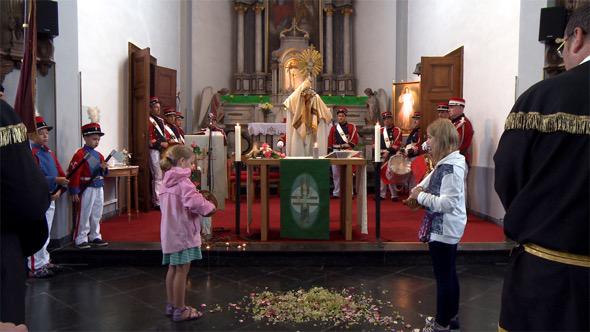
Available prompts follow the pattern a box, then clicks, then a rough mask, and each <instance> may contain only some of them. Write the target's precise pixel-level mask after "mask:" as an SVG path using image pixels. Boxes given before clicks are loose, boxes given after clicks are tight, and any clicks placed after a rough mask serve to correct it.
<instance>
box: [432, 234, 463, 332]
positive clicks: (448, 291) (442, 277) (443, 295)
mask: <svg viewBox="0 0 590 332" xmlns="http://www.w3.org/2000/svg"><path fill="white" fill-rule="evenodd" d="M428 251H429V252H430V257H431V258H432V267H433V269H434V276H435V278H436V322H437V323H438V324H439V325H442V326H447V325H449V322H450V320H451V318H453V317H455V315H457V313H458V312H459V279H458V278H457V269H456V264H455V261H456V257H457V245H456V244H446V243H442V242H436V241H433V242H429V243H428Z"/></svg>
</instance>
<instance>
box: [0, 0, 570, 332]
mask: <svg viewBox="0 0 590 332" xmlns="http://www.w3.org/2000/svg"><path fill="white" fill-rule="evenodd" d="M24 2H25V1H23V0H3V1H1V7H2V14H1V16H2V20H3V21H4V22H11V24H6V25H3V26H2V28H1V29H2V31H1V33H2V36H3V37H2V41H1V44H2V49H1V51H0V59H1V66H0V75H1V76H0V82H1V83H2V86H3V88H4V96H5V97H4V98H5V100H6V101H7V102H8V103H9V104H11V105H14V103H15V99H16V97H17V89H18V86H19V78H20V75H21V59H22V57H23V49H24V33H23V29H22V28H21V27H20V22H22V21H23V5H24ZM36 2H37V14H36V15H37V25H38V27H37V31H38V37H37V61H36V64H37V72H36V75H37V77H36V98H35V105H36V110H37V111H38V113H39V115H41V116H42V117H43V118H44V119H45V122H47V123H48V124H49V125H51V126H52V127H53V130H52V131H51V133H50V138H49V144H48V145H49V147H50V148H51V149H52V150H53V151H54V152H55V153H56V155H57V158H58V161H59V163H60V164H61V165H62V166H63V167H64V169H65V168H67V165H69V164H70V159H71V157H72V155H73V154H74V153H75V152H76V150H78V149H79V148H80V147H81V146H82V145H83V144H84V141H83V136H82V133H81V131H80V127H81V126H84V125H85V124H88V123H89V122H91V121H90V119H89V118H88V115H87V111H88V109H92V108H98V109H99V110H100V120H99V121H100V126H101V129H102V132H104V136H102V137H101V140H100V144H99V146H98V147H97V148H96V150H98V151H99V152H100V153H102V155H103V156H105V157H106V156H108V155H110V154H113V155H114V157H113V158H111V159H110V160H109V163H108V164H109V168H111V171H110V173H109V175H105V178H104V205H103V213H102V216H101V219H102V220H101V229H102V236H103V239H105V240H106V241H108V242H109V246H108V247H105V248H94V247H93V248H92V249H88V251H83V250H79V249H77V248H75V245H74V244H75V243H74V244H73V243H72V241H73V239H72V234H73V232H74V231H75V228H76V227H75V224H76V211H75V210H74V207H73V205H72V203H71V200H70V198H69V197H68V195H63V196H62V197H61V198H59V199H58V200H57V201H56V205H55V216H54V221H53V225H52V228H51V230H50V240H51V241H50V245H49V248H51V250H50V252H51V253H52V256H53V257H55V259H56V261H57V262H59V263H64V264H66V265H67V264H72V265H76V264H97V265H99V266H100V265H102V264H109V263H112V264H114V265H121V264H122V265H129V266H132V265H134V264H133V263H131V262H133V261H135V263H136V264H138V265H150V264H153V265H154V266H157V264H159V260H160V259H161V247H160V235H161V234H160V226H161V225H160V223H161V212H160V208H159V206H158V207H156V206H154V203H153V202H154V197H153V196H154V193H153V188H152V181H153V172H150V166H149V163H150V161H149V159H150V147H149V144H148V138H149V137H150V136H149V135H150V134H149V130H150V129H149V128H150V127H149V122H148V119H149V117H150V107H151V106H150V105H151V104H150V101H151V100H152V99H151V98H153V97H154V96H156V97H157V98H158V100H159V104H160V107H161V110H162V111H165V110H167V109H173V110H174V111H175V112H176V114H178V116H177V118H180V121H182V122H181V123H180V124H179V125H177V126H178V127H179V128H180V129H181V130H182V131H183V132H184V133H185V134H184V138H183V140H182V144H185V145H186V146H191V149H192V150H193V151H194V152H195V156H196V161H195V167H197V168H198V170H199V180H198V181H199V182H200V183H199V185H200V186H201V187H199V188H203V189H208V190H209V191H211V192H212V193H213V194H214V195H215V197H216V198H217V201H218V209H219V210H218V212H217V213H216V214H215V215H214V216H213V217H211V218H210V221H209V222H210V224H209V225H208V227H209V234H205V235H203V239H204V241H203V247H202V250H203V251H204V254H203V255H204V256H206V257H207V258H208V260H207V261H208V262H209V263H208V264H213V265H219V266H224V265H229V266H232V264H234V266H235V265H236V264H237V266H241V265H244V263H243V262H242V263H237V262H238V261H239V260H241V259H251V260H252V261H256V262H258V263H260V262H261V261H263V260H273V259H276V260H277V261H280V262H281V263H277V264H285V261H286V259H285V258H276V257H278V256H279V254H280V253H284V252H288V253H290V254H292V253H293V252H302V253H303V254H302V255H303V256H302V258H301V257H300V259H302V260H304V261H307V262H309V261H311V260H312V258H311V256H310V255H312V254H318V260H320V261H322V262H324V263H323V264H328V265H330V264H329V263H327V262H329V261H331V260H335V261H339V262H340V261H342V262H344V261H346V260H345V259H340V258H336V259H334V257H335V255H338V253H340V252H341V251H343V250H344V251H350V252H351V253H352V257H353V258H351V259H354V257H356V258H358V259H360V257H361V256H362V253H371V254H370V255H373V256H372V257H370V258H366V259H367V261H368V262H373V263H376V262H377V264H382V262H391V261H396V259H399V260H400V261H404V262H411V261H412V260H413V259H416V260H417V261H422V262H423V261H424V260H425V259H426V258H424V257H427V256H428V249H427V247H426V246H425V245H423V244H422V243H421V242H420V241H419V239H418V237H417V235H416V234H417V232H418V230H419V228H420V222H421V220H422V218H423V214H424V210H421V209H411V208H410V207H409V206H407V205H406V204H405V199H406V198H407V197H408V195H409V194H410V191H411V189H412V186H413V185H416V183H417V182H419V180H420V179H422V177H421V178H420V179H417V180H418V181H414V182H413V183H411V182H408V181H410V180H408V179H409V178H404V179H405V180H403V181H405V182H403V181H402V182H395V181H394V180H391V181H392V182H391V183H394V188H396V190H398V191H399V197H398V196H395V195H397V194H395V195H394V192H391V195H385V196H383V194H381V196H380V197H378V196H379V190H381V192H383V191H382V190H383V186H387V185H388V184H389V183H390V182H383V181H387V180H386V179H385V178H388V179H390V178H389V177H390V176H391V172H393V173H395V174H397V173H396V172H397V171H396V170H395V169H394V168H395V166H394V165H393V164H392V162H389V160H391V161H393V159H394V158H391V159H384V160H383V159H382V157H381V155H380V154H379V151H376V150H377V149H376V148H375V147H376V139H381V138H382V137H381V135H383V133H386V131H380V130H382V129H383V127H384V126H386V125H385V124H384V120H385V118H386V117H387V116H389V118H390V119H392V122H393V126H395V127H396V128H398V129H399V132H400V137H399V138H400V140H401V141H402V142H406V141H407V140H408V139H409V137H410V136H411V134H412V129H414V127H413V126H412V123H413V122H412V119H416V118H419V119H420V124H419V126H420V128H422V131H421V134H420V136H421V138H420V142H425V141H426V139H427V136H426V128H427V127H428V125H429V124H431V123H433V122H434V121H435V120H437V119H438V118H439V113H438V111H437V107H438V106H437V105H439V104H441V103H443V104H445V103H448V102H449V100H450V99H453V98H459V99H461V100H463V103H464V104H463V106H464V115H465V117H466V118H468V119H469V121H470V123H471V126H472V132H473V137H472V139H471V144H470V147H469V154H470V160H469V162H468V167H469V168H468V175H467V178H466V179H465V188H466V199H465V200H466V202H465V205H466V210H467V226H466V230H465V235H464V237H463V239H462V240H461V243H460V249H459V250H460V251H464V252H465V255H466V256H465V257H464V258H462V262H463V263H468V262H470V261H471V262H476V263H477V264H488V263H490V264H491V266H496V267H497V266H498V264H500V265H501V264H505V262H506V257H507V255H508V252H509V250H510V248H511V243H510V240H509V239H507V238H506V236H505V235H504V232H503V228H502V226H503V218H504V214H505V212H506V211H505V210H504V208H503V206H502V203H501V201H500V199H499V197H498V195H497V194H496V191H495V190H494V169H495V165H494V159H493V157H494V154H495V153H496V148H497V146H498V143H499V140H500V137H501V135H502V133H503V132H504V124H505V121H506V118H507V116H508V114H509V112H510V110H511V108H512V106H513V105H514V103H515V101H516V99H517V98H518V97H519V96H520V95H521V94H522V93H523V92H524V91H526V90H527V89H528V88H529V87H531V86H532V85H533V84H535V83H537V82H538V81H541V80H543V79H546V78H549V77H552V76H555V75H556V74H558V73H560V72H562V71H564V65H563V62H562V60H561V59H560V58H559V57H558V56H557V47H558V44H556V43H555V38H553V39H551V38H541V37H542V36H540V27H541V25H542V22H540V21H541V20H542V15H541V11H542V10H543V9H545V8H546V7H560V8H563V10H564V11H568V12H571V11H572V10H573V9H574V7H575V6H576V1H565V0H557V1H553V0H551V1H547V0H519V1H511V0H502V1H494V0H478V1H466V0H437V1H435V0H411V1H409V0H186V1H180V0H142V1H116V0H101V1H98V0H85V1H74V0H51V1H49V0H37V1H36ZM541 30H542V29H541ZM561 31H563V27H562V30H561ZM303 87H305V89H303ZM305 93H311V94H312V95H313V98H316V99H313V101H311V102H308V99H305V100H306V103H308V104H305V105H302V104H297V101H296V99H295V98H292V97H293V96H295V97H297V98H299V97H300V96H301V98H303V96H304V94H305ZM306 98H307V97H306ZM309 103H312V104H313V103H315V104H313V105H319V106H313V105H312V106H310V107H311V108H309V109H311V110H313V112H311V113H305V112H306V111H305V110H304V111H303V114H302V115H301V114H298V110H297V107H302V109H305V107H307V106H309ZM293 105H295V106H293ZM341 108H344V109H345V110H346V112H345V113H344V114H345V116H346V121H348V123H349V124H352V125H353V126H352V127H351V128H353V127H354V130H355V131H356V132H357V133H358V143H355V145H354V147H353V148H352V150H353V151H354V158H346V157H344V158H342V159H341V160H338V159H336V160H337V161H328V160H329V158H324V156H326V155H327V154H328V153H330V152H332V150H333V149H332V148H331V147H330V146H328V145H327V144H328V143H327V141H328V138H327V136H328V135H327V133H328V131H329V130H330V128H332V127H336V126H337V124H338V116H339V114H342V113H341V111H340V109H341ZM314 112H315V113H314ZM322 112H323V113H322ZM322 114H323V115H322ZM298 117H302V119H303V122H304V125H303V126H304V127H305V123H306V122H305V121H307V124H308V125H309V124H311V125H310V126H309V127H308V128H307V129H305V128H304V129H303V132H305V130H307V132H306V134H305V133H304V134H301V132H302V131H301V130H300V128H302V127H299V126H300V124H299V122H297V121H298V120H297V119H298ZM306 117H310V118H311V119H312V120H309V119H308V118H306ZM316 119H317V121H318V123H317V125H316V124H315V123H314V121H316ZM322 126H324V127H322ZM213 127H215V128H213ZM338 128H340V126H339V125H338ZM310 133H313V135H316V136H309V135H310ZM348 134H350V133H347V135H348ZM304 135H307V136H304ZM342 135H343V134H342ZM347 137H348V139H350V136H347ZM385 140H386V142H387V143H386V144H387V147H388V148H389V146H390V143H389V139H385ZM345 142H346V143H348V140H347V139H345ZM408 142H409V140H408ZM318 144H319V145H318ZM380 144H382V143H380ZM402 145H403V146H405V145H406V144H405V143H402ZM265 149H267V150H266V152H265ZM381 149H382V148H381ZM381 149H380V150H381ZM197 150H198V152H197ZM352 150H351V151H352ZM112 151H113V152H114V153H113V152H112ZM334 151H336V150H334ZM266 153H268V154H266ZM318 154H319V158H318ZM297 156H300V157H302V158H305V159H302V160H304V161H305V163H304V164H301V165H307V166H301V168H309V169H320V168H321V169H322V170H325V172H318V173H317V174H318V175H317V178H319V179H320V180H317V183H319V184H315V182H314V184H311V185H310V184H308V183H307V182H305V181H307V180H300V179H299V178H297V177H296V176H295V175H293V176H292V175H290V174H288V172H289V170H290V169H293V168H294V169H297V168H299V167H300V166H297V165H299V164H297V165H295V166H289V165H288V164H287V162H289V160H290V159H292V158H294V159H297V158H296V157H297ZM347 156H348V155H347ZM308 159H309V160H308ZM406 159H408V158H406ZM350 160H352V161H350ZM411 160H413V158H412V159H411ZM420 160H422V159H420ZM407 162H408V164H407V169H408V171H409V170H410V164H409V163H410V161H409V160H408V161H407ZM426 162H428V159H426ZM330 163H331V164H332V165H333V166H332V167H333V168H332V169H338V172H342V175H338V176H339V177H340V180H336V181H339V183H338V186H341V187H342V188H340V189H341V192H340V194H334V192H333V190H334V187H335V184H334V183H333V181H332V180H331V178H332V177H333V175H331V174H333V173H331V171H330V169H331V168H330V167H329V165H330ZM334 165H335V166H334ZM412 165H413V164H412ZM288 167H293V168H288ZM334 167H335V168H334ZM412 169H413V166H412ZM298 171H300V170H298ZM333 172H335V171H333ZM385 173H387V175H383V174H385ZM238 174H239V175H238ZM339 174H340V173H339ZM404 174H407V172H406V173H404ZM326 175H327V176H326ZM393 176H394V177H395V175H393ZM422 176H424V174H422ZM312 177H313V178H314V179H316V175H312ZM384 177H385V178H384ZM324 180H325V181H324ZM288 181H292V182H293V183H295V184H297V183H298V182H297V181H303V184H301V187H298V189H289V188H286V187H287V185H291V184H290V183H291V182H289V183H288V184H286V183H287V182H288ZM408 183H411V184H410V185H408ZM295 184H294V185H293V186H295ZM314 186H315V187H314ZM293 188H294V187H293ZM316 189H317V192H316ZM287 190H293V192H298V191H297V190H299V191H301V192H300V194H301V197H304V196H305V195H308V196H305V197H310V196H309V195H310V194H309V193H308V192H307V191H309V190H311V191H313V192H314V193H316V194H317V193H318V192H319V193H320V194H318V195H319V196H322V195H324V196H325V197H322V198H319V197H317V195H316V196H314V198H313V199H317V201H318V202H319V203H309V202H310V201H311V200H313V199H311V200H307V198H302V202H303V203H301V202H300V203H301V204H300V206H299V207H293V206H295V205H287V203H285V200H283V198H284V197H285V195H289V194H291V195H295V194H293V193H291V192H288V191H287ZM304 192H305V193H304ZM385 192H387V190H386V191H385ZM330 196H332V197H330ZM394 196H395V197H394ZM292 202H294V200H293V198H292V199H291V204H295V203H292ZM314 202H315V201H314ZM289 209H291V210H289ZM310 209H311V210H310ZM288 211H296V214H295V215H294V216H295V217H293V218H294V219H295V221H294V222H295V223H296V224H297V225H299V226H301V225H303V224H304V223H305V220H307V218H312V217H313V218H320V219H321V218H323V219H325V220H324V226H325V228H324V230H325V232H324V233H322V234H324V235H322V236H320V237H314V236H315V235H314V236H311V237H306V236H304V235H299V234H296V235H292V233H289V228H288V227H286V226H285V225H284V224H286V221H285V220H286V219H293V218H291V217H289V218H287V217H285V215H286V214H287V212H288ZM294 213H295V212H294ZM310 216H311V217H310ZM314 216H315V217H314ZM317 216H320V217H317ZM298 218H299V220H297V219H298ZM302 220H303V221H302ZM324 226H322V227H324ZM301 227H303V228H305V227H304V226H301ZM289 234H291V235H289ZM248 252H250V254H249V255H248ZM400 252H401V253H400ZM397 254H399V255H400V256H399V257H398V256H396V255H397ZM240 255H242V256H240ZM305 255H307V256H305ZM478 255H480V256H478ZM422 256H424V257H422ZM240 257H241V258H240ZM396 257H397V258H396ZM105 261H108V262H109V263H105ZM154 262H156V263H154ZM335 264H346V263H335ZM367 264H369V263H367ZM409 264H411V263H409ZM200 268H202V267H200ZM232 269H233V268H232ZM467 270H469V269H467ZM199 271H200V272H198V273H201V272H203V271H204V270H199ZM144 272H145V271H144ZM81 273H85V272H81ZM125 273H127V272H125ZM150 273H152V272H151V270H150ZM203 273H206V272H203ZM214 273H217V272H214ZM493 273H498V274H499V273H500V272H498V271H497V270H494V272H493ZM418 274H419V273H418ZM132 275H133V274H131V277H130V278H132ZM466 278H467V277H466ZM494 287H500V286H498V285H495V286H494ZM384 294H385V293H384ZM492 316H493V314H492ZM28 319H30V321H29V323H32V321H34V319H33V318H28ZM467 324H469V321H468V322H467ZM33 325H34V323H33ZM105 326H108V324H107V325H105ZM221 326H223V324H222V325H221ZM253 326H254V325H253ZM473 326H475V327H477V328H481V327H482V326H479V325H477V324H475V325H473ZM101 327H102V325H101ZM250 327H251V328H253V327H252V326H250ZM488 327H489V326H488ZM167 328H168V327H164V329H167ZM494 328H495V326H494ZM40 329H41V330H42V329H43V327H40ZM105 329H106V328H105ZM223 329H235V327H232V328H230V327H228V326H225V327H223ZM310 329H313V328H310ZM279 330H280V328H279Z"/></svg>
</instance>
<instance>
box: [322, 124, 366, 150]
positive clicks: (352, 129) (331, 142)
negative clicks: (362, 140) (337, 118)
mask: <svg viewBox="0 0 590 332" xmlns="http://www.w3.org/2000/svg"><path fill="white" fill-rule="evenodd" d="M336 126H337V124H336V125H334V126H332V128H330V134H329V135H328V149H332V150H335V149H346V150H350V149H352V148H354V146H355V145H357V144H358V143H359V134H358V132H357V130H356V126H355V125H353V124H352V123H345V124H344V125H343V126H341V128H342V131H343V132H344V135H345V136H346V139H347V140H348V142H345V141H344V139H342V136H340V133H339V132H338V130H337V129H336ZM346 143H348V144H349V145H350V147H349V148H343V147H342V145H343V144H346Z"/></svg>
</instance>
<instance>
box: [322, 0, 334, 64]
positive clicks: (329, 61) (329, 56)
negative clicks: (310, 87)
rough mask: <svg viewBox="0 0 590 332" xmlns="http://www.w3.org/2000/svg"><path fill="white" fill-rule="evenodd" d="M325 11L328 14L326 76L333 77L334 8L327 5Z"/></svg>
mask: <svg viewBox="0 0 590 332" xmlns="http://www.w3.org/2000/svg"><path fill="white" fill-rule="evenodd" d="M324 11H325V12H326V74H328V75H331V74H332V71H333V70H334V61H333V57H332V54H333V52H332V48H333V42H332V40H333V37H334V34H333V32H332V16H333V14H334V7H333V6H332V5H326V8H324Z"/></svg>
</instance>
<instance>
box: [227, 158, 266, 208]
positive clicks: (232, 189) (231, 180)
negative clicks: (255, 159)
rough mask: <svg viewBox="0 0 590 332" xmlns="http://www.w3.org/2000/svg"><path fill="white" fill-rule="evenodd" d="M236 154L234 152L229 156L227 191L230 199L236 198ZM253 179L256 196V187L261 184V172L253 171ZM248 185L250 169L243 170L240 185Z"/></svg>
mask: <svg viewBox="0 0 590 332" xmlns="http://www.w3.org/2000/svg"><path fill="white" fill-rule="evenodd" d="M234 160H235V156H234V154H233V153H232V154H231V156H230V158H227V193H228V196H229V199H230V200H232V201H235V200H236V172H235V166H234ZM252 180H253V181H254V193H253V194H254V197H256V187H258V186H259V185H260V172H258V171H256V170H254V171H253V172H252ZM247 185H248V171H247V170H242V171H241V172H240V187H246V186H247Z"/></svg>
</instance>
